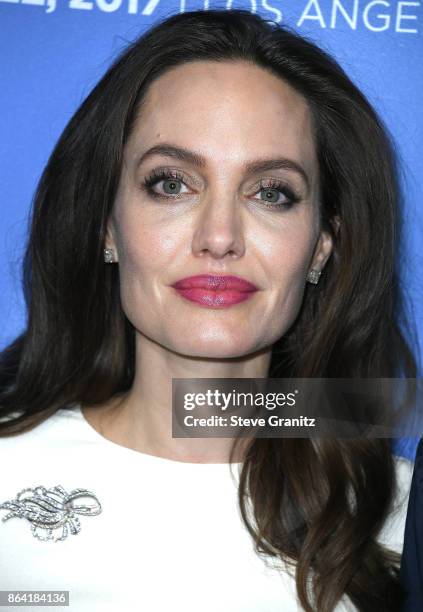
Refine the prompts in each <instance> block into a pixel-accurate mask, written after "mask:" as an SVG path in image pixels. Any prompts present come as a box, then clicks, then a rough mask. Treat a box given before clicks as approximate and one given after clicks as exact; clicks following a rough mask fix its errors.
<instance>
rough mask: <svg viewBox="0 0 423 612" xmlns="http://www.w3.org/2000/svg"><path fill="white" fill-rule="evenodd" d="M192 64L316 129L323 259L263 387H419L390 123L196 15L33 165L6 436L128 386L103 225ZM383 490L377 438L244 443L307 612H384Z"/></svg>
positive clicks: (260, 533) (272, 49)
mask: <svg viewBox="0 0 423 612" xmlns="http://www.w3.org/2000/svg"><path fill="white" fill-rule="evenodd" d="M199 60H208V61H210V60H212V61H216V62H219V61H231V60H243V61H248V62H253V63H254V64H256V65H257V66H260V67H262V68H264V69H266V70H268V71H271V73H273V74H275V75H277V76H279V77H280V78H282V79H284V81H285V82H286V83H288V84H289V85H290V86H292V87H293V88H294V89H295V90H296V91H297V92H299V93H300V94H302V96H303V97H304V99H305V100H306V102H307V103H308V105H309V109H310V112H311V116H312V121H313V130H314V134H313V136H314V140H315V146H316V151H317V155H318V163H319V177H320V192H321V212H320V215H321V225H322V228H324V229H325V230H327V231H329V232H331V233H332V236H333V242H334V249H333V253H332V255H331V257H330V259H329V261H328V263H327V265H326V267H325V270H324V273H323V275H322V277H321V279H320V282H319V284H318V285H311V284H308V285H307V287H306V290H305V295H304V300H303V303H302V306H301V310H300V312H299V314H298V317H297V319H296V321H295V323H294V324H293V325H292V326H291V328H290V329H289V330H288V332H287V333H286V334H285V335H284V336H283V338H281V339H280V340H279V341H278V342H277V343H276V344H275V345H274V347H273V351H272V360H271V366H270V370H269V376H271V377H274V376H278V377H346V378H349V377H358V378H360V377H361V378H366V377H396V376H407V377H412V378H414V377H416V371H417V370H416V362H417V353H414V350H413V349H412V338H413V335H412V334H411V332H410V329H411V326H410V318H409V316H408V315H407V314H406V308H405V307H404V304H405V301H404V299H403V295H404V294H403V290H402V288H401V286H400V275H399V274H398V265H399V262H400V259H401V248H402V247H401V244H402V243H401V218H402V214H401V206H402V201H401V194H400V190H399V178H398V163H397V161H396V157H395V154H394V148H393V144H392V138H391V137H390V135H389V132H388V130H387V128H386V126H384V124H383V122H382V120H381V119H380V117H378V115H377V114H376V112H375V110H374V109H373V108H372V107H371V105H370V104H369V102H368V101H367V99H366V97H365V96H364V95H363V93H362V92H360V91H359V89H358V88H357V87H356V86H355V85H354V84H353V83H352V81H351V80H350V79H349V78H348V76H347V75H346V74H345V72H344V71H343V70H342V68H341V67H340V66H339V65H338V63H337V62H336V61H335V60H334V59H333V58H332V57H331V56H330V55H329V54H327V53H326V52H325V51H323V50H321V49H319V47H317V46H316V45H315V44H314V43H313V42H312V41H310V40H308V39H307V38H304V37H302V36H300V35H298V34H297V33H296V32H295V31H294V30H292V29H291V28H289V27H286V26H281V25H278V24H276V23H274V22H271V21H265V20H264V19H262V18H260V17H259V16H258V15H256V14H252V13H250V12H248V11H245V10H232V11H225V10H210V11H207V10H206V11H191V12H186V13H183V14H178V15H174V16H171V17H169V18H167V19H165V20H163V21H162V22H161V23H159V24H158V25H156V26H155V27H154V28H152V29H150V30H149V31H148V32H147V33H145V34H144V35H142V36H141V37H140V38H138V39H137V40H136V41H135V42H134V43H133V44H131V45H130V46H128V47H127V48H126V49H125V50H124V51H123V52H122V53H121V55H120V56H119V57H118V58H117V60H116V61H115V62H114V63H113V65H112V66H111V68H110V69H109V70H108V71H107V72H106V74H105V75H104V77H103V78H102V79H101V81H100V82H99V83H98V85H97V86H96V87H95V88H94V89H93V91H92V92H91V93H90V95H89V96H88V97H87V98H86V100H85V101H84V102H83V104H82V105H81V106H80V108H79V109H78V110H77V112H76V113H75V114H74V116H73V117H72V118H71V120H70V121H69V123H68V125H67V126H66V128H65V130H64V132H63V134H62V136H61V137H60V139H59V141H58V142H57V145H56V146H55V148H54V150H53V152H52V154H51V157H50V159H49V161H48V163H47V166H46V168H45V169H44V172H43V174H42V176H41V179H40V181H39V184H38V187H37V190H36V194H35V197H34V202H33V210H32V216H31V228H30V236H29V241H28V245H27V249H26V253H25V258H24V262H23V290H24V295H25V301H26V307H27V324H26V328H25V330H24V332H23V333H22V334H21V335H19V336H18V337H17V338H16V339H15V340H14V341H13V342H12V343H10V344H9V345H8V346H7V347H6V348H5V349H4V350H3V352H2V353H1V355H0V416H1V417H2V423H1V424H0V433H1V434H2V435H14V434H17V433H19V432H23V431H25V430H27V429H30V428H32V427H34V426H35V425H36V424H38V423H40V422H41V421H43V420H44V419H46V418H48V417H49V416H50V415H52V414H53V413H55V412H56V411H57V410H58V409H59V408H62V407H66V406H69V405H71V404H74V403H75V402H76V403H80V404H81V405H83V404H87V405H94V404H98V405H100V404H103V403H104V402H106V401H108V400H109V399H110V398H112V396H114V395H117V394H120V393H124V392H125V391H128V390H129V389H130V388H131V385H132V383H133V378H134V369H135V351H134V346H135V340H134V338H135V331H134V328H133V326H132V325H131V324H130V322H129V321H128V320H127V318H126V317H125V315H124V312H123V311H122V307H121V302H120V294H119V271H118V266H113V265H104V262H103V248H104V238H105V231H106V225H107V221H108V218H109V215H110V213H111V210H112V206H113V203H114V199H115V194H116V190H117V185H118V181H119V177H120V172H121V164H122V155H123V149H124V146H125V143H126V142H127V139H128V137H129V135H130V133H131V130H132V128H133V125H134V121H135V119H136V117H137V114H138V112H139V109H140V105H141V103H142V100H143V97H144V96H145V94H146V91H147V88H148V86H149V85H150V84H151V83H152V81H154V79H156V78H157V77H158V76H159V75H161V74H163V73H164V72H165V71H166V70H168V69H169V68H171V67H172V66H176V65H180V64H183V63H185V62H189V61H199ZM335 215H337V216H338V218H339V220H340V227H339V231H338V232H337V233H336V232H335V231H334V226H333V223H332V221H333V219H334V217H335ZM413 333H414V332H413ZM407 335H408V336H409V337H408V339H406V338H407ZM4 417H5V418H4ZM394 492H395V471H394V463H393V458H392V452H391V447H390V442H389V440H381V439H379V440H376V439H354V440H351V439H350V440H336V439H331V440H329V439H314V440H310V439H277V440H276V439H256V440H254V441H253V443H252V444H251V445H250V447H249V449H248V452H247V454H246V457H245V461H244V463H243V466H242V472H241V474H240V482H239V503H240V508H241V512H242V516H243V518H244V521H245V523H246V526H247V528H248V529H249V531H250V533H251V535H252V537H253V538H254V542H255V544H256V549H257V551H258V552H259V553H260V554H265V555H269V556H272V557H279V558H280V559H282V560H285V561H288V562H291V565H290V567H291V568H294V567H295V570H294V571H295V576H296V584H297V591H298V595H299V599H300V602H301V605H302V606H303V607H304V609H305V610H307V611H312V610H318V611H319V612H329V611H331V610H333V609H334V607H335V605H336V603H337V602H338V601H339V600H340V598H341V597H342V596H343V595H344V594H346V595H348V596H349V597H350V599H351V600H352V602H353V603H354V604H355V606H356V607H357V608H358V609H359V610H361V611H369V612H375V611H376V610H377V611H378V612H381V611H382V610H386V611H388V610H389V611H394V610H395V611H396V610H398V608H399V601H400V587H399V584H398V575H397V574H398V555H395V554H394V553H391V552H390V551H388V550H385V549H384V548H383V547H382V546H381V545H380V544H379V543H377V540H376V536H377V535H378V533H379V531H380V529H381V527H382V525H383V523H384V521H385V519H386V517H387V514H388V512H389V509H390V507H391V503H392V499H393V495H394ZM247 493H248V495H247ZM351 495H352V498H353V503H352V504H351ZM249 503H250V504H251V508H252V509H253V515H252V516H251V517H250V518H249V517H248V516H247V514H248V513H247V506H248V504H249ZM310 574H312V575H313V581H312V584H313V593H312V594H310V593H309V592H308V589H307V579H308V577H309V576H310Z"/></svg>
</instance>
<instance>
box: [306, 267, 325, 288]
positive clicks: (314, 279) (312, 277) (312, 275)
mask: <svg viewBox="0 0 423 612" xmlns="http://www.w3.org/2000/svg"><path fill="white" fill-rule="evenodd" d="M321 273H322V272H321V271H320V270H310V272H309V273H308V274H307V280H308V282H309V283H312V284H313V285H317V283H318V282H319V278H320V275H321Z"/></svg>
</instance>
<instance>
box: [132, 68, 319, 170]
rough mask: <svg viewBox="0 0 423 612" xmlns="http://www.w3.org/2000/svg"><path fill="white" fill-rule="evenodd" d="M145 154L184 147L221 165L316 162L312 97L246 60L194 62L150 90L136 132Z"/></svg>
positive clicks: (135, 140) (166, 75) (135, 141)
mask: <svg viewBox="0 0 423 612" xmlns="http://www.w3.org/2000/svg"><path fill="white" fill-rule="evenodd" d="M130 140H131V141H132V144H134V145H135V147H136V149H138V150H139V147H140V145H141V144H142V146H143V148H146V147H150V146H153V145H155V144H158V143H160V142H161V141H163V142H168V141H171V142H179V143H181V144H182V143H184V144H185V145H187V146H188V148H193V149H195V150H201V151H203V152H204V156H206V157H210V159H215V160H219V161H222V162H223V161H224V160H227V161H228V160H231V159H232V160H233V161H234V162H235V161H236V160H237V159H239V161H240V162H242V161H243V160H244V158H245V159H251V158H256V157H260V156H271V155H275V154H279V155H283V154H285V155H290V156H291V157H294V158H295V159H296V160H297V161H298V162H299V163H302V164H305V165H307V166H308V167H309V171H310V172H311V171H312V166H313V164H314V163H316V159H315V150H314V140H313V135H312V118H311V113H310V110H309V107H308V104H307V102H306V100H305V99H304V98H303V96H301V94H299V93H298V92H296V91H295V90H294V89H293V88H292V87H291V86H290V85H288V84H287V83H286V82H285V81H283V80H282V79H280V78H278V77H277V76H275V75H273V74H271V73H270V72H268V71H266V70H264V69H262V68H260V67H258V66H256V65H254V64H251V63H247V62H223V63H217V62H203V61H201V62H200V61H198V62H190V63H188V64H183V65H181V66H177V67H174V68H172V69H171V70H169V71H167V72H166V73H164V74H163V75H161V76H160V77H159V78H157V79H156V80H155V81H154V82H153V83H152V84H151V85H150V87H149V88H148V91H147V93H146V95H145V98H144V100H143V104H142V107H141V111H140V113H139V115H138V118H137V121H136V123H135V126H134V130H133V133H132V135H131V139H130Z"/></svg>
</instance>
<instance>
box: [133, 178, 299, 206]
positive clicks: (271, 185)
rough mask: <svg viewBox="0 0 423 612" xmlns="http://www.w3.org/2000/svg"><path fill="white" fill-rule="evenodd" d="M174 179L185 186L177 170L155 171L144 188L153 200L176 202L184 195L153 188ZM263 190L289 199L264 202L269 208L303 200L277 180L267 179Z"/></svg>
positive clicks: (292, 204)
mask: <svg viewBox="0 0 423 612" xmlns="http://www.w3.org/2000/svg"><path fill="white" fill-rule="evenodd" d="M167 179H174V180H177V181H181V182H182V183H184V184H185V181H184V177H183V175H182V174H180V173H179V172H178V171H177V170H153V171H152V172H151V173H150V174H149V175H148V176H146V177H145V179H144V180H143V185H142V188H143V189H144V190H145V191H146V192H147V193H148V195H149V196H151V197H152V198H157V199H158V198H160V199H164V200H169V199H170V200H175V199H179V197H180V196H181V195H183V194H176V195H173V196H172V195H163V194H160V193H157V192H155V191H154V190H153V189H152V187H153V186H154V185H156V184H157V183H159V182H160V181H161V180H167ZM263 189H276V190H277V191H279V193H282V194H283V195H284V196H286V197H287V198H288V201H287V202H279V203H275V204H272V202H266V201H264V200H263V201H262V203H263V205H264V206H266V207H267V208H277V209H284V210H288V209H290V208H292V207H293V206H294V204H296V203H297V202H299V201H300V200H301V198H300V197H299V196H298V195H296V194H295V193H294V192H293V191H292V190H291V189H290V188H289V187H287V186H286V185H285V183H283V182H281V181H278V180H275V179H267V180H265V181H262V182H261V183H260V188H259V190H258V191H261V190H263Z"/></svg>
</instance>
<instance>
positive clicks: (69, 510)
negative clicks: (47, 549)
mask: <svg viewBox="0 0 423 612" xmlns="http://www.w3.org/2000/svg"><path fill="white" fill-rule="evenodd" d="M81 498H91V500H94V503H91V504H89V505H88V504H86V503H82V502H81ZM1 509H3V510H10V512H9V513H8V514H7V515H6V516H3V517H2V521H3V522H5V521H8V520H9V519H11V518H14V517H18V518H25V519H27V520H28V521H29V522H30V523H31V531H32V535H33V536H34V537H35V538H37V539H38V540H41V541H42V542H47V541H52V542H60V541H62V540H65V539H66V538H67V537H68V535H69V533H70V534H72V535H77V534H78V533H79V532H80V531H81V524H80V521H79V518H78V517H77V516H76V515H77V514H80V515H84V516H96V515H97V514H100V513H101V504H100V502H99V501H98V499H97V497H96V496H95V495H94V493H91V491H87V490H86V489H73V490H72V491H71V492H70V493H67V492H66V491H65V489H64V488H63V487H62V486H60V485H57V486H56V487H52V488H51V489H46V488H45V487H42V486H38V487H35V488H33V489H31V488H27V489H23V490H22V491H20V492H19V493H18V494H17V496H16V497H15V499H13V500H11V501H5V502H3V503H2V504H0V510H1Z"/></svg>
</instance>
